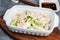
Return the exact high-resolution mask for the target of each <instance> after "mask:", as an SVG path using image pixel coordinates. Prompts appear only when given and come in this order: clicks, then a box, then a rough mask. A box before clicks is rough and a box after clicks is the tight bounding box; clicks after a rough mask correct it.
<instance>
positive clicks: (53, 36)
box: [0, 18, 60, 40]
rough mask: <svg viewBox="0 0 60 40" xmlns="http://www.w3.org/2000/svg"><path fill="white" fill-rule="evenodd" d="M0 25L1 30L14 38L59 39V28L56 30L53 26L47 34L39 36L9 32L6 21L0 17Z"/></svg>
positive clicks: (33, 39) (15, 39) (27, 39)
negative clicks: (51, 30) (52, 29)
mask: <svg viewBox="0 0 60 40" xmlns="http://www.w3.org/2000/svg"><path fill="white" fill-rule="evenodd" d="M0 26H1V28H2V29H3V31H4V32H5V33H6V34H8V35H9V36H10V37H12V38H13V39H14V40H60V30H58V28H55V29H54V31H53V32H52V33H51V34H50V35H49V36H46V37H43V36H42V37H41V36H33V35H27V34H20V33H15V32H11V31H10V30H9V29H8V28H7V26H6V23H5V21H4V20H3V19H2V18H0Z"/></svg>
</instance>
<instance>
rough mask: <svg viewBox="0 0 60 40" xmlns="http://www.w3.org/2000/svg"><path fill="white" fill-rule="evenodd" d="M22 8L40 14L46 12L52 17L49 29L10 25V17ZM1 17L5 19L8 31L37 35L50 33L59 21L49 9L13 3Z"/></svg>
mask: <svg viewBox="0 0 60 40" xmlns="http://www.w3.org/2000/svg"><path fill="white" fill-rule="evenodd" d="M24 10H32V11H38V12H40V13H42V14H47V15H48V16H49V17H51V19H52V22H51V26H50V29H49V30H30V29H23V28H18V27H12V26H11V25H10V22H11V17H12V16H13V15H14V14H16V13H19V12H23V11H24ZM3 19H4V20H5V22H6V25H7V27H8V29H9V30H10V31H12V32H17V33H24V34H32V35H39V36H48V35H49V34H50V33H52V31H53V29H54V28H55V27H56V26H58V22H59V17H58V16H57V15H56V14H55V12H54V11H53V10H51V9H47V8H38V7H31V6H22V5H15V6H13V7H12V8H10V9H8V10H7V11H6V13H5V15H4V17H3ZM56 20H57V21H56Z"/></svg>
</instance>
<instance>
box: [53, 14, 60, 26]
mask: <svg viewBox="0 0 60 40" xmlns="http://www.w3.org/2000/svg"><path fill="white" fill-rule="evenodd" d="M58 25H59V16H58V15H57V14H55V19H54V27H58Z"/></svg>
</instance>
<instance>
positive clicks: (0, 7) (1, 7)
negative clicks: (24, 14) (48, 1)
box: [0, 0, 60, 40]
mask: <svg viewBox="0 0 60 40" xmlns="http://www.w3.org/2000/svg"><path fill="white" fill-rule="evenodd" d="M30 1H31V2H34V3H36V4H38V1H39V0H30ZM59 3H60V0H59ZM17 4H19V5H26V4H24V3H21V2H20V3H17ZM17 4H16V3H13V2H11V0H0V16H1V15H3V14H4V13H5V11H6V10H7V9H8V8H11V7H12V6H14V5H17ZM57 15H58V16H59V17H60V11H59V12H57ZM58 28H60V22H59V26H58ZM0 40H13V38H11V37H9V36H8V35H7V34H6V33H5V32H4V31H3V30H2V29H1V28H0Z"/></svg>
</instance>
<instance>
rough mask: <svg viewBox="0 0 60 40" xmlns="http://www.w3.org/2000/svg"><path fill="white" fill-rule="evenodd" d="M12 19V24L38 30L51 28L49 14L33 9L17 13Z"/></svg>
mask: <svg viewBox="0 0 60 40" xmlns="http://www.w3.org/2000/svg"><path fill="white" fill-rule="evenodd" d="M11 19H12V20H11V23H10V25H11V26H14V27H20V28H24V29H36V30H41V29H43V30H49V27H50V22H51V18H50V17H49V16H48V15H46V14H40V13H39V12H35V11H31V10H26V11H25V13H16V14H15V16H13V17H11Z"/></svg>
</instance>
